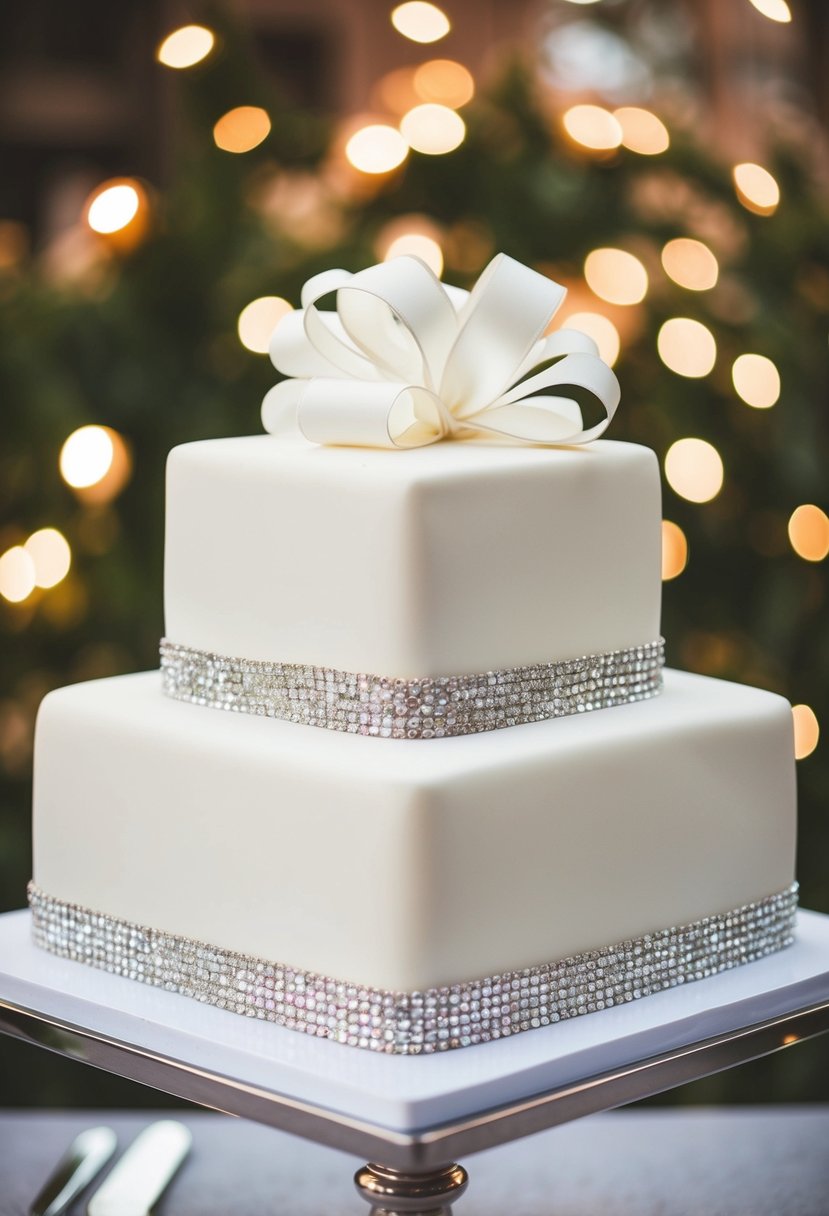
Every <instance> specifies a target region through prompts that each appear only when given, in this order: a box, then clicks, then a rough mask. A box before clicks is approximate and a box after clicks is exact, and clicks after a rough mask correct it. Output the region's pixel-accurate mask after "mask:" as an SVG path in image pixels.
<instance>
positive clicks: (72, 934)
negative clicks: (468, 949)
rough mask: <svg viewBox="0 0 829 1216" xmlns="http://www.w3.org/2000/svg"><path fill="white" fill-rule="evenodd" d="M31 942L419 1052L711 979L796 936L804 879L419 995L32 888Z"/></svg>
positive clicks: (355, 1039)
mask: <svg viewBox="0 0 829 1216" xmlns="http://www.w3.org/2000/svg"><path fill="white" fill-rule="evenodd" d="M29 903H30V904H31V908H32V913H33V931H34V938H35V942H36V943H37V945H38V946H41V947H42V948H43V949H46V950H50V951H51V952H52V953H53V954H58V955H60V956H61V957H63V958H70V959H75V960H77V961H79V962H83V963H88V964H90V965H91V966H93V967H99V968H101V969H102V970H104V971H110V972H112V973H113V974H115V975H122V976H127V977H129V978H130V979H134V980H139V981H141V982H142V983H145V984H153V985H155V986H157V987H159V988H166V989H167V990H168V991H171V992H177V993H180V994H181V995H183V996H190V997H194V998H195V999H196V1000H199V1001H203V1002H205V1003H207V1004H210V1005H216V1006H218V1008H219V1009H227V1010H230V1011H231V1012H233V1013H240V1014H245V1015H247V1016H248V1017H254V1018H261V1019H263V1020H265V1021H269V1022H277V1023H279V1025H281V1026H286V1027H288V1028H289V1029H291V1030H300V1031H303V1032H304V1033H305V1034H312V1035H317V1036H318V1037H319V1038H326V1039H333V1040H335V1041H336V1042H339V1043H346V1044H348V1045H349V1046H351V1047H363V1048H368V1049H369V1050H371V1051H382V1052H387V1053H389V1054H396V1055H418V1054H421V1053H425V1052H435V1051H447V1050H450V1049H452V1048H456V1047H469V1046H472V1045H473V1044H475V1043H485V1042H489V1041H490V1040H492V1039H500V1038H505V1037H507V1036H508V1035H513V1034H518V1033H519V1032H521V1031H524V1030H532V1029H535V1028H537V1027H540V1026H549V1025H550V1024H551V1023H553V1022H559V1021H561V1020H563V1019H564V1018H572V1017H577V1016H579V1015H580V1014H583V1013H592V1012H593V1011H595V1010H598V1009H607V1008H609V1007H610V1006H613V1005H621V1004H624V1003H625V1002H626V1001H632V1000H636V999H637V998H639V997H642V996H648V995H650V994H651V993H654V992H660V991H662V989H665V988H673V987H675V986H676V985H677V984H687V983H689V982H690V981H691V980H699V979H704V978H706V977H707V976H711V975H715V974H716V973H717V972H719V971H725V970H728V969H729V968H732V967H737V966H739V965H740V964H741V963H748V962H752V961H753V960H754V959H758V958H762V957H763V956H764V955H767V954H772V953H773V952H774V951H776V950H781V949H782V948H783V947H784V946H788V945H790V943H791V942H792V934H793V930H794V919H795V912H796V909H797V884H793V885H792V886H791V887H789V888H788V889H787V890H785V891H780V892H779V893H777V894H775V895H770V896H768V897H767V898H765V899H761V900H759V901H757V902H756V903H751V904H746V905H745V906H743V907H741V908H735V909H734V910H733V911H731V912H723V913H721V914H719V915H716V916H707V917H705V919H703V920H698V921H695V922H694V923H692V924H689V925H682V926H680V927H678V928H671V929H662V930H659V931H658V932H655V933H648V934H645V935H644V936H642V937H638V938H636V939H634V940H632V941H624V942H620V943H618V944H617V945H613V946H607V947H605V948H603V949H600V950H590V951H587V952H585V953H584V954H578V955H575V956H573V957H572V958H567V959H562V960H560V961H558V962H554V963H545V964H542V965H540V966H538V967H531V968H526V969H524V970H520V971H511V972H506V973H504V974H502V975H496V976H490V977H488V978H487V979H482V980H474V981H467V982H465V983H461V984H455V985H453V986H451V987H444V988H430V989H427V990H425V991H423V992H411V993H400V992H386V991H383V990H381V989H377V988H367V987H364V986H362V985H360V984H350V983H348V982H347V981H345V980H334V979H328V978H326V977H325V976H320V975H315V974H313V973H312V972H308V971H300V970H297V969H296V968H294V967H288V966H285V965H284V964H281V963H272V962H267V961H265V960H263V959H257V958H249V957H247V956H245V955H241V954H236V953H234V952H233V951H230V950H221V949H218V948H217V947H215V946H207V945H204V944H203V943H201V942H196V941H190V940H188V939H187V938H183V937H177V936H175V935H173V934H170V933H164V932H162V931H161V930H158V929H146V928H141V927H139V926H138V925H133V924H130V923H129V922H128V921H124V920H118V919H116V918H115V917H112V916H104V915H101V914H100V913H97V912H91V911H89V910H88V909H86V908H79V907H76V906H75V905H73V904H69V903H65V902H64V901H62V900H59V899H53V898H52V897H51V896H49V895H47V894H45V893H44V892H43V891H40V890H39V889H38V888H37V887H36V886H35V885H34V884H31V885H30V887H29Z"/></svg>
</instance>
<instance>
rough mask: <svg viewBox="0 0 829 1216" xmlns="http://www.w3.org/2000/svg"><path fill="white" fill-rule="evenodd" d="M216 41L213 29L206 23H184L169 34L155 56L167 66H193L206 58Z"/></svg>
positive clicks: (178, 68) (177, 67)
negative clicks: (205, 24)
mask: <svg viewBox="0 0 829 1216" xmlns="http://www.w3.org/2000/svg"><path fill="white" fill-rule="evenodd" d="M215 43H216V38H215V35H214V34H213V31H212V30H209V29H207V27H206V26H204V25H183V26H181V28H180V29H177V30H173V32H172V34H168V35H167V37H166V38H165V39H164V41H163V42H162V43H161V44H160V46H159V47H158V49H157V51H156V53H155V57H156V59H157V60H158V62H159V63H163V64H164V66H165V68H175V69H177V70H181V69H182V68H192V67H193V66H194V65H195V64H197V63H201V61H202V60H203V59H206V58H207V56H208V55H209V54H210V52H211V51H212V50H213V47H214V45H215Z"/></svg>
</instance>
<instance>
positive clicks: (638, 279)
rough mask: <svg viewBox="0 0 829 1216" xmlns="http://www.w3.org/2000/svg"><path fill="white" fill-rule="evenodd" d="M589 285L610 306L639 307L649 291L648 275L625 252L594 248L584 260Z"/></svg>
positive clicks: (639, 264) (630, 254)
mask: <svg viewBox="0 0 829 1216" xmlns="http://www.w3.org/2000/svg"><path fill="white" fill-rule="evenodd" d="M584 277H585V279H586V280H587V286H588V287H589V288H590V290H591V291H592V292H593V294H594V295H597V296H598V297H599V299H601V300H607V302H608V304H639V303H640V301H642V300H644V298H645V296H646V294H647V291H648V272H647V271H646V270H645V267H644V266H643V265H642V263H641V262H640V261H639V259H638V258H637V257H634V255H633V254H632V253H628V252H627V251H626V250H624V249H594V250H593V251H592V253H588V255H587V257H586V258H585V260H584Z"/></svg>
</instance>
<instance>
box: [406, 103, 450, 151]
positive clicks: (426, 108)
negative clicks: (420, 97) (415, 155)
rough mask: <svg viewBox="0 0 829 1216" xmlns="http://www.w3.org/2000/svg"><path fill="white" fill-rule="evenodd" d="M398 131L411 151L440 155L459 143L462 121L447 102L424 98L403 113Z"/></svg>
mask: <svg viewBox="0 0 829 1216" xmlns="http://www.w3.org/2000/svg"><path fill="white" fill-rule="evenodd" d="M400 134H401V135H402V136H403V138H404V139H405V141H406V143H407V144H408V145H409V147H410V148H413V149H414V151H415V152H422V153H424V154H425V155H426V156H444V155H445V154H446V153H447V152H454V150H455V148H457V147H459V146H460V145H461V144H462V143H463V140H464V137H465V135H466V124H465V123H464V121H463V119H462V118H461V116H460V114H456V113H455V111H454V110H451V109H450V108H449V106H438V105H435V104H434V103H433V102H425V103H424V104H423V105H420V106H415V107H414V108H413V109H411V110H409V112H408V113H407V114H404V115H403V117H402V119H401V120H400Z"/></svg>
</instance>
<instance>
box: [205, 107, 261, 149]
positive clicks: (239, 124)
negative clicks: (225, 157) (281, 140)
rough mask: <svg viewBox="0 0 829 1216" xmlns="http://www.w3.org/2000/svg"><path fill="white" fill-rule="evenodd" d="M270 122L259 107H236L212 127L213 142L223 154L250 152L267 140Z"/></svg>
mask: <svg viewBox="0 0 829 1216" xmlns="http://www.w3.org/2000/svg"><path fill="white" fill-rule="evenodd" d="M270 133H271V120H270V118H269V117H268V113H267V111H266V110H263V109H262V107H261V106H236V108H235V109H233V110H228V112H227V113H226V114H223V115H222V117H221V118H220V119H219V121H218V122H217V123H216V124H215V126H214V127H213V142H214V143H215V145H216V147H217V148H221V150H222V151H223V152H235V153H237V154H238V153H241V152H250V151H251V150H252V149H253V148H258V147H259V145H260V144H261V143H262V142H263V141H264V140H266V139H267V138H268V136H269V135H270Z"/></svg>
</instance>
